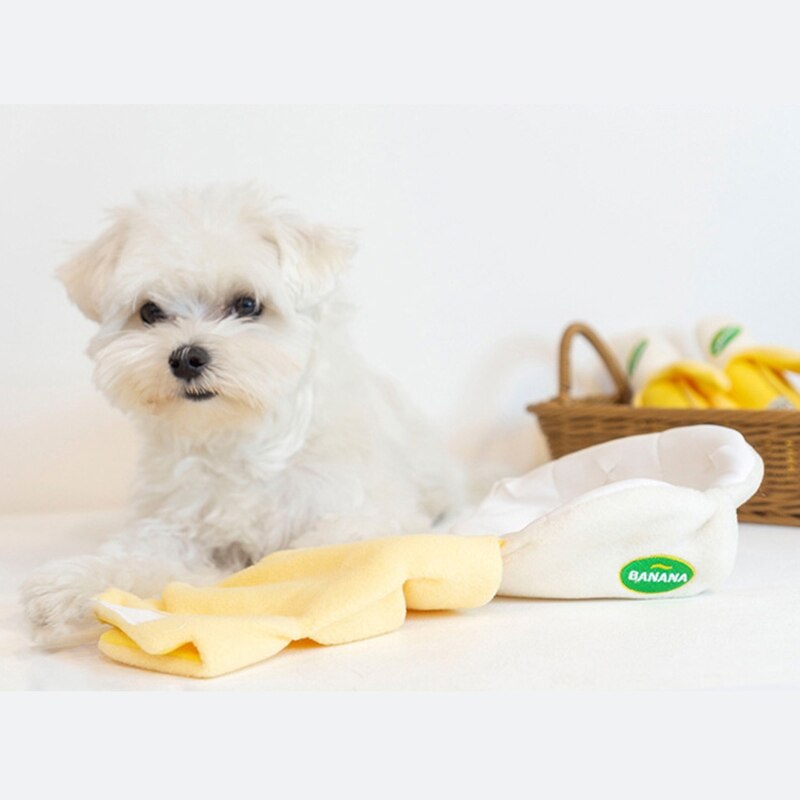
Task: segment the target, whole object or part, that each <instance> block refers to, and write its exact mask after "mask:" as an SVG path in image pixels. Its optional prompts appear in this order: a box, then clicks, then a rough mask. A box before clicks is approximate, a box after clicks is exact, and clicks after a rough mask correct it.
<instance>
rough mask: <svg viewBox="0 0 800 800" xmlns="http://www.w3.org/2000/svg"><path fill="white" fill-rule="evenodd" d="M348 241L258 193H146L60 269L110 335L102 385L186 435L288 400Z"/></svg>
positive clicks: (99, 340) (100, 358)
mask: <svg viewBox="0 0 800 800" xmlns="http://www.w3.org/2000/svg"><path fill="white" fill-rule="evenodd" d="M352 252H353V246H352V244H351V242H350V240H349V239H348V238H347V237H345V236H344V235H343V234H341V233H339V232H337V231H334V230H332V229H329V228H325V227H322V226H318V225H312V224H309V223H307V222H305V221H303V220H302V219H300V218H298V217H295V216H293V215H291V214H289V213H286V212H283V211H280V210H276V209H274V208H273V207H272V206H271V204H270V203H268V202H266V201H265V200H264V199H263V197H262V195H261V194H260V192H259V191H258V190H256V189H254V188H252V187H235V188H230V187H211V188H207V189H203V190H200V191H184V192H180V193H173V194H167V195H160V196H142V197H139V198H138V199H137V203H136V204H135V205H133V206H131V207H126V208H122V209H119V210H117V211H116V212H114V214H113V219H112V221H111V224H110V226H109V227H108V229H107V230H106V231H105V232H104V233H103V234H102V235H101V236H100V237H99V238H98V239H96V240H95V241H94V242H92V243H91V244H90V245H88V246H87V247H85V248H84V249H83V250H82V251H80V252H79V253H78V254H77V255H76V256H75V257H74V258H73V259H72V260H70V261H69V262H68V263H66V264H65V265H64V266H63V267H61V269H60V270H59V277H60V278H61V280H62V281H63V282H64V284H65V286H66V288H67V291H68V292H69V295H70V297H71V298H72V300H73V301H74V302H75V303H76V304H77V305H78V307H79V308H80V309H81V311H82V312H83V313H84V314H85V315H86V316H87V317H89V318H90V319H92V320H94V321H95V322H98V323H99V324H100V330H99V331H98V333H97V335H96V336H95V337H94V338H93V340H92V343H91V345H90V348H89V354H90V355H91V357H92V358H93V359H94V361H95V379H96V382H97V384H98V386H99V387H100V389H101V390H102V391H103V392H104V393H105V394H106V396H107V397H108V398H109V400H110V401H111V402H112V403H113V404H114V405H116V406H118V407H120V408H122V409H123V410H125V411H129V412H133V413H135V414H147V415H156V416H157V417H159V418H161V419H164V420H166V421H169V422H170V423H172V424H173V425H174V426H175V428H176V430H182V431H185V432H190V433H191V432H198V433H199V432H203V431H207V430H212V429H219V428H221V427H229V426H231V425H236V424H243V423H246V422H247V421H252V420H253V419H257V418H262V417H263V416H264V415H266V414H269V413H270V412H273V411H275V410H276V409H277V408H278V407H279V406H280V405H281V404H282V403H285V402H286V401H287V400H288V401H290V400H291V397H292V396H293V394H294V393H295V392H296V391H297V389H298V387H299V386H300V385H301V384H302V382H303V378H304V376H305V375H306V373H307V372H308V369H309V365H310V363H311V361H312V358H313V353H314V350H315V346H316V338H317V333H318V331H317V328H318V325H319V321H320V319H321V318H323V317H324V310H325V306H326V303H327V301H328V299H329V298H330V297H331V295H332V293H333V291H334V289H335V287H336V284H337V281H338V277H339V274H340V273H341V271H342V269H343V268H344V267H345V266H346V264H347V263H348V261H349V259H350V256H351V255H352Z"/></svg>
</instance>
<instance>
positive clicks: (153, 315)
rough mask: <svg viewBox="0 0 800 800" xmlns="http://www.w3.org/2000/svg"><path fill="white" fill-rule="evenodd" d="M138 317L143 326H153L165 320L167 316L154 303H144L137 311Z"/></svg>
mask: <svg viewBox="0 0 800 800" xmlns="http://www.w3.org/2000/svg"><path fill="white" fill-rule="evenodd" d="M139 316H140V317H141V318H142V322H144V324H145V325H155V324H156V322H161V321H162V320H165V319H166V318H167V315H166V314H165V313H164V312H163V311H162V310H161V309H160V308H159V307H158V306H157V305H156V304H155V303H145V304H144V305H143V306H142V307H141V308H140V309H139Z"/></svg>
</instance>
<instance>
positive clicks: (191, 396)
mask: <svg viewBox="0 0 800 800" xmlns="http://www.w3.org/2000/svg"><path fill="white" fill-rule="evenodd" d="M183 396H184V397H185V398H186V399H187V400H192V401H193V402H195V403H199V402H200V401H201V400H210V399H211V398H212V397H216V396H217V393H216V392H190V391H189V390H188V389H184V391H183Z"/></svg>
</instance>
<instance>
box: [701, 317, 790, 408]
mask: <svg viewBox="0 0 800 800" xmlns="http://www.w3.org/2000/svg"><path fill="white" fill-rule="evenodd" d="M697 340H698V343H699V344H700V347H701V349H702V351H703V353H704V355H705V356H706V358H708V359H709V361H710V362H711V363H712V364H714V365H715V366H716V367H718V368H719V369H721V370H724V372H725V375H726V376H727V378H728V380H729V381H730V390H729V391H730V397H731V399H732V400H733V401H734V403H735V404H736V407H737V408H752V409H779V408H789V409H791V408H800V393H798V391H797V389H796V388H795V387H794V386H793V385H792V384H791V383H790V381H789V380H788V378H787V377H786V374H785V373H786V372H794V373H800V351H797V350H791V349H789V348H786V347H772V346H763V345H758V344H757V343H756V342H754V341H753V339H752V337H751V336H750V335H749V334H748V333H747V331H746V330H745V329H744V328H743V327H742V326H741V325H738V324H736V323H735V322H732V321H731V320H728V319H725V318H722V317H709V318H707V319H704V320H702V321H701V322H700V323H699V324H698V326H697Z"/></svg>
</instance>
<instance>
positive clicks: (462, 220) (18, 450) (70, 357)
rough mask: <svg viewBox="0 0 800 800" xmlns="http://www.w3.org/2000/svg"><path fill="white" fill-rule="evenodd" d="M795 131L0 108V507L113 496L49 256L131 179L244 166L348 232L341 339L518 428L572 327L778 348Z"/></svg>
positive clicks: (452, 422) (731, 121) (191, 178)
mask: <svg viewBox="0 0 800 800" xmlns="http://www.w3.org/2000/svg"><path fill="white" fill-rule="evenodd" d="M799 141H800V112H799V111H798V110H797V109H796V108H781V107H754V106H748V107H711V106H706V107H679V106H664V107H635V106H634V107H631V106H613V107H612V106H605V107H604V106H578V107H567V106H423V107H413V106H394V107H380V106H360V107H359V106H316V107H298V106H294V107H292V106H257V107H253V106H249V107H243V106H224V107H223V106H216V107H215V106H206V107H191V106H161V107H142V106H131V107H125V106H106V107H102V106H99V107H63V108H60V107H4V108H3V109H2V110H0V186H2V191H0V226H1V227H0V233H2V236H0V270H2V279H3V284H2V292H0V342H2V358H3V365H2V371H0V374H1V375H2V392H1V393H0V442H2V457H1V460H0V470H2V472H0V511H27V510H38V509H67V508H71V509H79V508H88V507H102V506H112V505H116V504H118V503H120V502H121V501H122V500H123V499H124V497H125V495H126V492H127V484H128V480H129V475H130V470H131V465H132V463H133V459H134V453H135V442H134V439H133V436H132V435H131V432H130V430H129V429H128V427H127V423H126V421H125V420H124V419H123V418H122V417H121V415H118V414H117V413H116V412H114V411H112V410H110V409H108V408H107V407H106V405H105V402H104V401H103V400H102V398H100V397H99V396H97V395H96V394H95V393H94V390H93V389H92V388H91V365H90V363H89V361H88V359H87V358H86V356H85V355H84V354H83V351H84V349H85V346H86V343H87V342H88V339H89V337H90V335H91V333H92V329H93V326H92V324H91V323H90V322H88V321H87V320H84V319H83V318H82V317H81V316H80V314H79V312H78V311H77V309H75V308H74V307H72V306H71V305H70V304H69V302H68V301H67V298H66V295H65V292H64V291H63V289H62V287H61V286H60V285H59V284H58V283H57V282H56V281H55V280H54V278H53V277H52V273H53V270H54V269H55V267H56V266H57V265H58V264H59V263H60V262H61V261H62V260H64V258H65V257H66V256H67V255H68V254H69V253H70V252H71V247H72V246H73V245H74V244H76V243H80V242H82V241H86V240H88V239H91V238H92V237H93V236H95V235H96V234H97V233H98V232H99V230H100V229H101V226H102V222H103V210H104V209H106V208H108V207H111V206H114V205H116V204H120V203H125V202H126V201H128V200H129V199H130V198H131V196H132V193H133V191H134V190H136V189H137V188H154V187H158V186H175V185H182V184H202V183H205V182H207V181H230V180H252V179H255V180H257V181H259V182H262V183H263V184H265V185H266V186H267V187H269V188H270V189H271V190H274V192H275V193H276V194H281V195H285V196H286V197H287V198H288V199H289V201H290V202H291V204H292V205H293V206H294V207H296V208H297V209H298V210H300V211H302V212H303V213H305V214H306V215H308V216H310V217H312V218H315V219H317V220H319V221H322V222H326V223H330V224H336V225H342V226H347V227H353V228H356V229H358V231H359V240H360V243H361V244H360V250H359V253H358V256H357V258H356V260H355V263H354V269H353V271H352V273H351V275H350V277H349V279H348V284H349V286H350V293H351V295H352V297H353V298H354V300H355V302H356V304H357V306H358V308H359V317H358V321H357V325H356V329H355V334H356V341H357V343H358V346H359V348H360V349H361V350H362V351H363V352H364V353H365V355H366V356H367V357H368V358H369V360H370V361H372V362H373V363H374V364H375V365H376V366H378V367H380V368H382V369H383V370H385V371H387V372H389V373H391V374H393V375H394V376H395V377H396V378H397V379H398V380H399V381H400V382H401V383H402V384H403V385H404V386H405V388H406V389H407V391H408V392H409V393H410V394H411V395H412V396H413V397H414V398H415V400H416V402H417V403H418V405H420V406H421V407H422V408H423V409H424V410H425V411H426V412H427V413H428V414H429V415H430V416H432V417H434V418H435V419H436V420H437V421H438V422H440V423H441V424H442V426H443V427H444V429H445V430H446V432H447V433H448V435H450V436H451V437H454V436H460V437H461V441H464V440H465V439H468V438H469V435H471V436H472V443H473V447H474V446H475V442H476V441H477V442H478V444H479V445H480V443H481V441H482V440H481V439H480V436H478V438H477V439H476V434H475V433H474V431H473V432H472V433H471V434H469V435H466V434H465V426H466V427H469V426H474V423H475V421H476V420H478V421H479V422H480V424H481V425H483V426H484V428H486V425H487V424H488V425H489V426H490V429H491V426H494V428H493V430H494V431H496V433H497V436H496V438H494V439H493V442H494V443H496V442H497V441H500V440H502V439H503V437H506V438H507V437H508V436H509V434H510V435H512V436H516V431H517V430H519V431H522V432H525V433H526V434H527V433H528V432H529V428H530V422H529V420H528V417H527V415H526V414H525V413H524V412H523V411H522V407H523V406H524V404H525V403H527V402H530V401H533V400H538V399H544V398H545V397H548V396H551V395H552V394H553V393H554V392H555V389H556V379H555V361H554V354H555V348H556V345H557V341H558V338H559V335H560V333H561V331H562V330H563V328H564V327H565V325H566V324H567V323H568V322H570V321H572V320H574V319H583V320H586V321H588V322H590V323H591V324H592V325H594V326H595V327H596V328H597V329H598V330H599V331H600V332H601V333H602V334H603V335H605V336H607V337H611V336H613V335H615V334H618V333H622V332H625V331H628V330H631V329H634V328H640V327H642V326H647V325H649V326H655V327H657V328H662V329H664V330H667V331H669V332H670V333H671V334H673V335H675V336H677V337H680V336H681V335H682V334H683V333H689V332H691V330H692V329H693V326H694V323H695V321H696V320H697V319H698V318H699V317H701V316H703V315H705V314H708V313H712V312H722V313H726V314H729V315H731V316H733V317H735V318H737V319H739V320H740V321H742V322H743V323H745V324H746V325H747V326H748V327H749V328H750V329H751V331H752V333H753V334H754V335H755V336H756V337H757V338H758V339H759V340H761V341H764V342H772V343H780V344H786V345H795V346H800V335H799V334H798V326H797V321H796V307H797V305H796V294H797V290H798V287H800V278H798V260H799V259H798V256H800V225H799V224H798V222H799V221H800V213H799V212H800V149H799V148H798V142H799ZM686 339H687V340H688V336H686ZM580 355H581V357H582V359H581V360H582V362H583V363H586V364H587V365H588V364H589V362H590V359H589V357H588V352H583V351H581V353H580ZM483 435H485V433H484V434H483ZM518 441H519V442H523V443H524V446H525V447H527V446H528V445H527V443H528V442H529V439H522V438H520V439H519V440H518ZM486 445H487V447H491V446H492V445H491V444H489V443H488V442H486Z"/></svg>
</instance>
